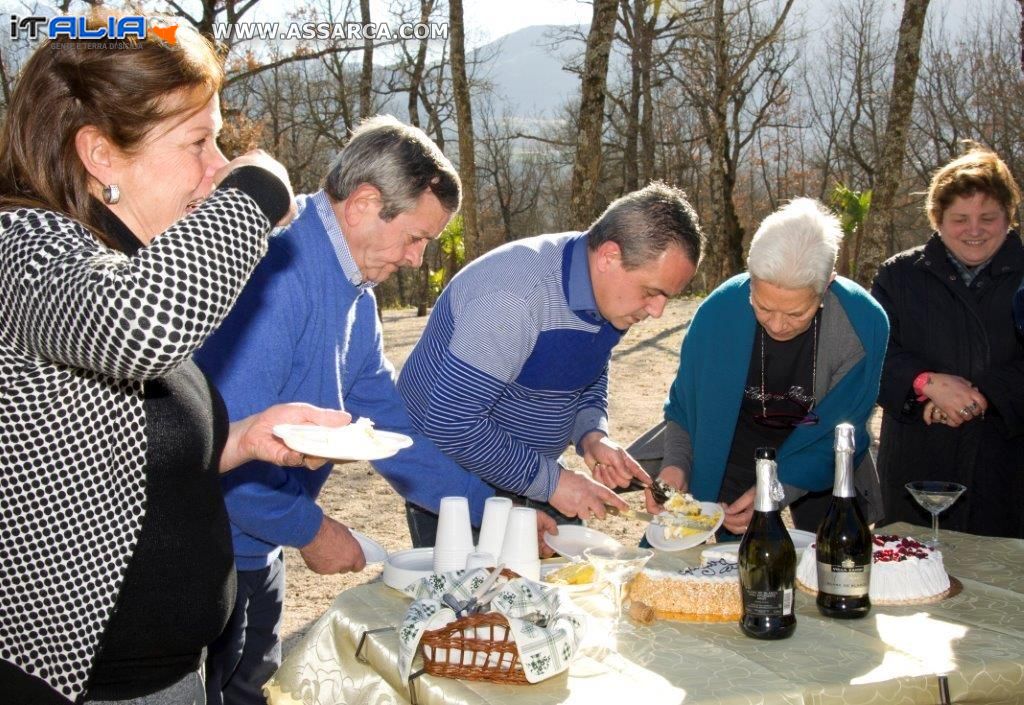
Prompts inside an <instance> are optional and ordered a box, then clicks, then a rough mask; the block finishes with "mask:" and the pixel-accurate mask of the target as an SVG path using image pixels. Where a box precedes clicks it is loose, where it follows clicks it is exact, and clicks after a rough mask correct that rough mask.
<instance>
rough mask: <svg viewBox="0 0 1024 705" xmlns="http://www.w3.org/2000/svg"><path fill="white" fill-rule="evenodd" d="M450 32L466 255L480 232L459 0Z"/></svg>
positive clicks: (451, 11) (476, 249)
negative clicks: (477, 216)
mask: <svg viewBox="0 0 1024 705" xmlns="http://www.w3.org/2000/svg"><path fill="white" fill-rule="evenodd" d="M448 18H449V23H450V33H451V43H452V48H451V52H452V55H451V62H452V66H451V68H452V91H453V93H454V97H455V113H456V123H457V125H458V129H459V177H460V178H461V179H462V221H463V231H462V233H463V238H464V242H465V246H466V257H467V258H468V259H472V258H474V257H476V256H478V255H480V254H481V251H480V249H481V248H480V232H479V230H478V228H477V219H476V215H477V214H476V155H475V153H474V139H473V112H472V107H471V104H470V95H469V80H468V79H467V77H466V36H465V26H464V24H463V14H462V0H449V2H448Z"/></svg>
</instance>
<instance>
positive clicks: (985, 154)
mask: <svg viewBox="0 0 1024 705" xmlns="http://www.w3.org/2000/svg"><path fill="white" fill-rule="evenodd" d="M968 146H969V151H968V152H967V153H966V154H964V155H962V156H960V157H957V158H956V159H954V160H953V161H951V162H949V163H948V164H946V165H945V166H944V167H942V168H941V169H939V170H938V171H936V172H935V175H934V176H932V182H931V184H930V185H929V187H928V198H927V199H926V201H925V212H926V213H927V214H928V220H929V221H931V224H932V227H933V228H935V229H936V230H938V228H939V225H941V224H942V216H943V214H944V213H945V212H946V209H947V208H949V206H950V204H952V203H953V201H954V200H955V199H956V198H959V197H970V196H973V195H974V194H976V193H983V194H985V195H986V196H988V197H989V198H992V199H994V200H995V201H997V202H998V203H999V205H1001V206H1002V207H1003V210H1005V211H1006V219H1007V221H1008V222H1009V224H1010V226H1011V227H1013V226H1015V225H1017V207H1018V206H1019V205H1020V189H1019V188H1018V187H1017V182H1016V181H1014V179H1013V174H1011V173H1010V169H1009V168H1008V167H1007V166H1006V163H1005V162H1003V160H1002V159H1000V158H999V155H998V154H996V153H995V152H993V151H991V150H989V149H985V148H984V147H981V146H980V145H977V144H973V143H969V145H968Z"/></svg>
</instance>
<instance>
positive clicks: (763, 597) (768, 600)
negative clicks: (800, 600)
mask: <svg viewBox="0 0 1024 705" xmlns="http://www.w3.org/2000/svg"><path fill="white" fill-rule="evenodd" d="M743 613H744V614H747V615H750V616H752V617H785V616H787V615H790V614H793V588H786V589H785V590H744V591H743Z"/></svg>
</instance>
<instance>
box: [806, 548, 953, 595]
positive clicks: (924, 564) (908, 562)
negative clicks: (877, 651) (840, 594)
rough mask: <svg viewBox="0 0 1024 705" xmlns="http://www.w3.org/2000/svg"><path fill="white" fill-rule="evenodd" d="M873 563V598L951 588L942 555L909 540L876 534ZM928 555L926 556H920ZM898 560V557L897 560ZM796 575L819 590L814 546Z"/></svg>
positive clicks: (871, 593)
mask: <svg viewBox="0 0 1024 705" xmlns="http://www.w3.org/2000/svg"><path fill="white" fill-rule="evenodd" d="M874 538H875V545H874V552H873V554H872V558H873V560H872V562H871V583H870V587H869V588H868V594H869V595H871V599H872V600H879V601H883V602H903V601H910V600H920V599H923V598H927V597H932V596H933V595H938V594H940V593H943V592H945V591H946V590H948V589H949V576H948V575H947V574H946V568H945V566H943V564H942V554H941V553H940V552H939V551H934V550H932V549H930V548H926V547H925V546H922V545H921V544H919V543H917V542H916V541H914V540H913V539H909V540H910V541H911V542H913V543H912V544H910V548H909V549H908V547H907V543H906V542H905V540H904V539H901V538H898V537H893V536H877V535H876V536H875V537H874ZM922 554H923V555H924V556H925V557H924V558H921V557H919V556H920V555H922ZM897 559H898V560H897ZM796 578H797V580H799V581H800V582H801V583H803V584H804V585H806V586H807V587H808V588H810V589H812V590H817V589H818V556H817V551H816V550H815V547H814V546H811V547H810V548H808V549H807V550H805V551H804V555H803V557H802V558H801V559H800V563H799V564H798V565H797V568H796Z"/></svg>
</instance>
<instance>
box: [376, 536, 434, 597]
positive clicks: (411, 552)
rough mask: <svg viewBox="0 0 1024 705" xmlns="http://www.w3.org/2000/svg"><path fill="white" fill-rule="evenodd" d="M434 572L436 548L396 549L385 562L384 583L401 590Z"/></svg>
mask: <svg viewBox="0 0 1024 705" xmlns="http://www.w3.org/2000/svg"><path fill="white" fill-rule="evenodd" d="M433 572H434V548H433V547H428V548H409V549H406V550H404V551H395V552H394V553H392V554H391V555H389V556H388V558H387V560H386V561H385V562H384V574H383V576H382V578H383V580H384V584H385V585H387V586H388V587H391V588H394V589H395V590H398V591H399V592H401V591H402V590H404V589H405V588H406V587H408V586H409V585H411V584H412V583H414V582H415V581H417V580H419V579H420V578H423V577H425V576H427V575H430V574H431V573H433Z"/></svg>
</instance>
